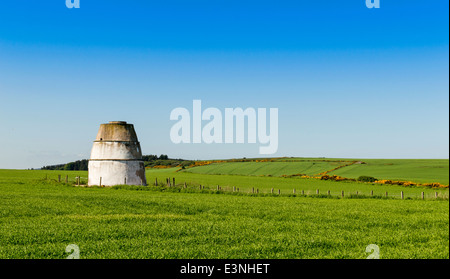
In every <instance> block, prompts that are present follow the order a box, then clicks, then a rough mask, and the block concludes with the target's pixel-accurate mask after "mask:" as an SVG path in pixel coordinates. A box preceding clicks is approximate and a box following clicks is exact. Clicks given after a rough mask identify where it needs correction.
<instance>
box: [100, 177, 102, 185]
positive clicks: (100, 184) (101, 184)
mask: <svg viewBox="0 0 450 279" xmlns="http://www.w3.org/2000/svg"><path fill="white" fill-rule="evenodd" d="M100 187H102V177H101V176H100Z"/></svg>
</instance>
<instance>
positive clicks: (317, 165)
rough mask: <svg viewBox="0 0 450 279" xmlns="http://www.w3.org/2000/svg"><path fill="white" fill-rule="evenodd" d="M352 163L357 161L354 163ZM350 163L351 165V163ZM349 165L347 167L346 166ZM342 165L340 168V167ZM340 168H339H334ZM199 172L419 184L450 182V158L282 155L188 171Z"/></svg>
mask: <svg viewBox="0 0 450 279" xmlns="http://www.w3.org/2000/svg"><path fill="white" fill-rule="evenodd" d="M352 162H356V163H354V164H351V163H352ZM350 164H351V165H350ZM346 165H348V166H346ZM339 167H340V168H339ZM335 168H337V169H336V170H334V169H335ZM185 171H186V172H190V173H198V174H226V175H256V176H258V175H266V176H282V175H292V174H306V175H310V176H311V175H317V174H319V173H323V172H325V171H329V172H328V174H329V175H339V176H342V177H346V178H358V177H359V176H363V175H365V176H373V177H375V178H377V179H379V180H381V179H390V180H404V181H412V182H416V183H432V182H438V183H442V184H446V185H448V183H449V160H446V159H325V158H324V159H317V158H316V159H314V158H291V159H284V158H279V159H275V161H271V162H224V163H214V164H210V165H205V166H199V167H193V168H189V169H186V170H185Z"/></svg>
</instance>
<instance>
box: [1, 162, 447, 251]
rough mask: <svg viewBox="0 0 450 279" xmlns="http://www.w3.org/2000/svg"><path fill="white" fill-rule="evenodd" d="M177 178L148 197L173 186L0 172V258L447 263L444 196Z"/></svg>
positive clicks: (244, 178) (151, 175) (163, 173)
mask: <svg viewBox="0 0 450 279" xmlns="http://www.w3.org/2000/svg"><path fill="white" fill-rule="evenodd" d="M283 163H287V162H283ZM303 163H304V162H303ZM256 164H265V163H256ZM210 166H212V165H210ZM210 166H202V167H196V168H198V169H200V168H206V167H210ZM390 166H395V165H390ZM332 167H334V166H332ZM196 168H192V169H190V171H191V170H194V169H196ZM346 168H347V167H346ZM176 170H178V169H150V170H147V172H146V174H147V179H148V182H149V184H150V185H152V184H153V183H154V180H155V179H156V178H157V179H158V181H159V184H161V183H164V182H165V179H166V178H168V177H171V178H173V177H175V179H176V184H178V187H171V188H168V187H165V186H160V187H155V186H144V187H140V186H118V187H112V188H109V187H105V188H100V187H76V186H73V182H74V181H75V177H76V176H81V177H82V182H86V180H87V172H84V171H79V172H78V171H77V172H74V171H40V170H34V171H25V170H22V171H21V170H0V258H51V259H63V258H65V257H67V256H68V255H69V254H68V253H66V252H65V248H66V246H67V245H69V244H76V245H78V246H79V247H80V257H81V258H121V259H123V258H133V259H136V258H146V259H153V258H155V259H157V258H190V259H194V258H202V259H204V258H220V259H244V258H252V259H264V258H271V259H284V258H300V259H311V258H333V259H336V258H337V259H339V258H343V259H345V258H352V259H355V258H356V259H364V258H366V257H367V256H368V253H366V252H365V248H366V246H367V245H369V244H376V245H378V246H379V247H380V256H381V258H385V259H391V258H402V259H404V258H446V259H448V258H449V201H448V189H431V188H425V187H403V186H396V185H374V184H371V183H358V182H335V181H323V180H318V179H304V178H298V177H294V178H283V177H277V176H273V177H262V176H258V175H236V174H222V175H215V174H205V173H192V172H187V171H178V172H177V171H176ZM266 171H268V170H266ZM274 171H279V170H274ZM274 173H275V172H274ZM278 173H279V174H280V173H282V172H278ZM66 174H67V175H69V183H68V184H65V183H63V182H61V183H59V182H57V177H58V175H61V178H62V181H64V178H65V175H66ZM447 176H448V174H447ZM184 182H186V183H187V186H188V187H187V189H184V188H183V187H182V186H183V185H184ZM200 184H202V185H204V186H205V187H206V190H204V191H200V190H198V185H200ZM217 185H220V186H221V187H223V189H225V190H231V188H232V187H233V186H235V187H239V188H240V192H239V193H231V192H226V193H225V192H217V191H213V190H212V189H216V186H217ZM251 188H258V189H259V192H260V193H269V192H270V189H271V188H275V189H281V193H282V194H281V195H279V196H278V195H263V194H260V195H252V194H246V193H248V192H250V191H251ZM294 188H295V189H296V190H297V193H299V192H300V191H301V190H304V191H305V194H308V196H301V195H296V196H294V195H292V190H293V189H294ZM208 189H211V190H208ZM316 189H319V190H320V191H321V193H325V192H326V191H327V190H330V191H331V193H332V194H335V196H334V198H326V196H320V197H322V198H319V196H316V195H314V193H315V191H316ZM341 190H344V191H345V193H346V196H345V197H344V198H343V199H342V198H340V193H341ZM371 190H373V191H374V193H375V195H380V196H383V195H384V193H385V191H388V192H389V198H387V199H386V198H370V197H368V195H369V192H370V191H371ZM356 191H358V193H359V196H358V197H361V198H355V195H354V193H355V192H356ZM400 191H404V194H405V198H406V199H405V200H401V199H400ZM421 192H425V196H426V199H425V200H421V199H420V198H419V197H420V193H421ZM435 192H438V196H439V197H440V198H439V199H435V198H434V195H435ZM363 195H366V197H365V198H363ZM442 198H444V199H442Z"/></svg>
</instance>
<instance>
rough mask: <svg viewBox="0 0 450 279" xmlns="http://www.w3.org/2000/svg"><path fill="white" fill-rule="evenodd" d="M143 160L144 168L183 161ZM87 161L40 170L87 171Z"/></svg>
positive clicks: (164, 157) (146, 157)
mask: <svg viewBox="0 0 450 279" xmlns="http://www.w3.org/2000/svg"><path fill="white" fill-rule="evenodd" d="M142 160H144V166H146V167H147V166H167V165H173V164H180V163H181V162H183V161H185V160H183V159H170V158H169V156H167V155H165V154H161V155H159V156H158V155H144V156H142ZM88 164H89V160H87V159H83V160H78V161H75V162H69V163H66V164H58V165H50V166H43V167H42V168H41V170H85V171H87V170H88Z"/></svg>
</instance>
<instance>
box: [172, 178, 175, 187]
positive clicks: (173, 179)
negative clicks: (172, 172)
mask: <svg viewBox="0 0 450 279" xmlns="http://www.w3.org/2000/svg"><path fill="white" fill-rule="evenodd" d="M172 181H173V186H175V177H174V178H172Z"/></svg>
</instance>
